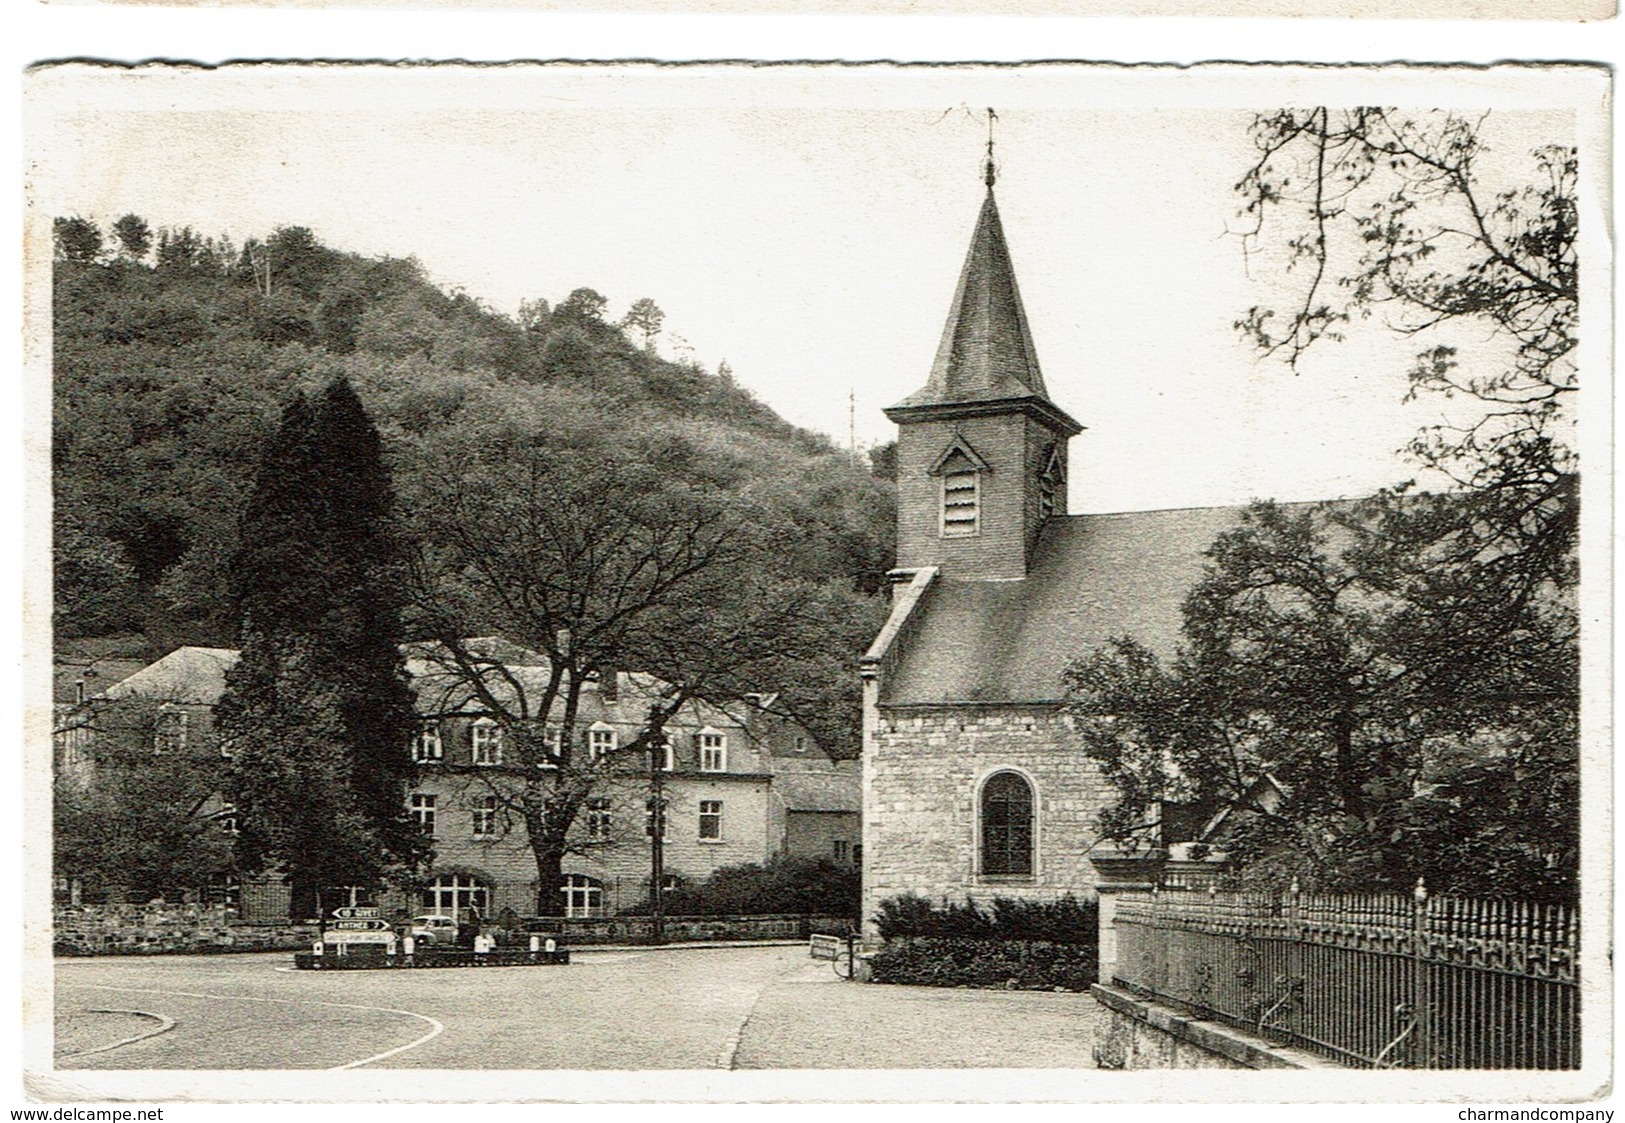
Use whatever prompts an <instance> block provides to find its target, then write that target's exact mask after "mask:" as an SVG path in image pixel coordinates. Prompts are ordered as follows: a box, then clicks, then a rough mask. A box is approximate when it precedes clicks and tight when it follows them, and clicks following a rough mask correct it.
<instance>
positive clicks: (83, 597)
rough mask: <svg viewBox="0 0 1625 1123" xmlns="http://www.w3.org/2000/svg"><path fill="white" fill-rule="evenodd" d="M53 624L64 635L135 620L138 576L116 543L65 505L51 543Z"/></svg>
mask: <svg viewBox="0 0 1625 1123" xmlns="http://www.w3.org/2000/svg"><path fill="white" fill-rule="evenodd" d="M51 551H52V553H51V559H52V577H53V579H54V580H53V585H52V589H53V595H52V604H51V611H52V622H53V625H54V627H55V630H56V633H57V634H58V635H61V636H83V635H102V634H106V633H108V632H116V631H120V630H122V629H124V628H128V627H129V626H131V624H133V623H134V622H135V611H134V608H135V604H134V600H135V592H136V572H135V567H134V566H133V565H131V564H130V561H129V558H128V557H127V556H126V555H125V552H124V549H123V547H122V546H120V545H119V544H118V543H117V542H114V541H113V540H112V539H110V538H106V537H103V536H102V535H99V534H95V533H93V532H92V531H91V530H90V529H89V528H87V527H86V526H85V525H84V523H83V522H82V521H81V520H80V519H79V518H78V517H77V516H76V515H75V513H74V512H73V511H72V510H71V509H69V508H67V507H66V506H65V505H64V506H63V507H61V508H59V509H58V511H57V512H56V518H55V533H54V534H53V536H52V539H51Z"/></svg>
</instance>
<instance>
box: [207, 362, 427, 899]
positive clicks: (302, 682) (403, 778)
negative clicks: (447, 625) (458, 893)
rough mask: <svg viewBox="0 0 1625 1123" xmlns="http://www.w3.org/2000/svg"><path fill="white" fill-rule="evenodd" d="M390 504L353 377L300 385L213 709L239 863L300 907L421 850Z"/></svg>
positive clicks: (258, 497) (270, 479) (266, 468)
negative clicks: (284, 887)
mask: <svg viewBox="0 0 1625 1123" xmlns="http://www.w3.org/2000/svg"><path fill="white" fill-rule="evenodd" d="M391 505H392V491H391V486H390V480H389V474H388V471H387V469H386V468H385V466H384V463H383V459H382V455H381V449H380V442H379V438H378V434H377V432H376V430H375V429H374V428H373V426H372V423H371V422H370V421H369V420H368V418H367V416H366V414H365V412H364V411H363V409H362V407H361V403H360V401H359V399H358V398H357V397H356V395H355V392H354V390H352V389H351V388H350V386H349V384H348V383H347V382H345V381H343V380H342V379H340V380H335V381H334V382H333V383H331V384H330V385H329V386H328V387H327V389H326V391H325V393H324V394H322V396H321V397H320V399H319V400H318V401H317V403H316V404H315V405H312V404H311V402H310V401H309V400H307V399H306V398H304V397H303V396H302V395H299V396H296V397H294V398H293V399H292V400H291V401H290V403H289V404H288V406H287V408H286V409H285V410H284V413H283V417H282V424H281V427H280V428H279V430H278V431H277V433H276V435H275V436H274V437H273V438H272V439H271V440H270V441H269V442H268V443H267V445H266V447H265V450H264V456H263V459H262V462H261V468H260V472H259V477H258V480H257V482H256V484H255V488H254V492H253V495H252V497H251V499H250V501H249V504H248V507H247V509H246V511H245V513H244V517H243V521H242V536H241V537H242V541H241V546H240V549H239V552H238V554H237V557H236V559H235V561H234V564H233V574H232V576H233V581H234V585H235V589H236V595H237V600H238V604H239V606H240V610H241V619H242V644H241V646H242V654H241V657H240V659H239V662H238V665H237V666H236V667H235V668H234V669H233V670H232V672H231V673H230V675H229V676H228V679H227V691H226V695H225V697H223V698H222V700H221V702H220V705H219V717H218V720H219V724H220V730H221V735H222V739H223V741H224V742H225V744H226V745H227V746H228V748H229V749H230V751H231V753H232V765H231V768H230V770H229V773H228V784H227V788H228V792H229V793H230V797H231V799H232V800H233V802H234V803H235V804H236V805H237V806H238V808H239V816H240V817H239V823H240V829H241V837H240V843H239V849H240V853H241V856H242V859H243V863H244V865H245V867H246V868H247V869H249V870H258V869H264V868H267V867H275V868H277V869H279V870H281V871H282V872H283V873H284V875H285V876H286V877H287V879H288V881H289V883H290V885H291V886H292V887H293V890H294V892H293V898H294V899H293V905H294V908H295V909H296V911H299V912H305V913H308V911H309V910H310V909H312V908H313V907H315V905H316V904H317V899H316V898H317V894H318V893H319V892H320V890H321V889H322V888H323V887H324V886H331V885H361V886H370V885H375V884H377V883H378V882H379V881H380V880H381V879H382V878H384V877H385V876H386V875H387V874H389V873H390V872H392V871H396V870H399V869H402V868H410V867H412V866H414V865H416V864H418V862H419V861H420V860H421V858H422V857H423V849H424V842H423V839H422V836H421V834H420V833H419V832H418V831H417V830H416V829H415V825H414V824H413V823H412V821H411V819H410V817H409V815H408V814H407V811H406V808H405V790H406V784H407V781H408V779H409V778H410V777H411V775H412V770H413V766H412V763H411V759H410V749H409V745H410V740H411V735H412V733H413V731H414V729H415V724H416V717H415V713H414V707H413V701H412V695H411V690H410V688H409V686H408V685H407V682H406V677H405V673H404V669H403V663H402V656H401V652H400V648H399V642H400V629H401V623H400V611H401V597H402V589H403V586H402V584H401V578H402V575H403V572H404V570H403V568H402V560H403V559H402V554H401V547H400V545H399V541H398V538H397V536H396V532H395V529H394V525H393V523H392V517H391Z"/></svg>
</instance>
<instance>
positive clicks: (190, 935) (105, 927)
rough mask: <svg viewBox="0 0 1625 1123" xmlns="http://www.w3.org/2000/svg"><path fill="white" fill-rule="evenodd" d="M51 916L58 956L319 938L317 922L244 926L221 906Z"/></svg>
mask: <svg viewBox="0 0 1625 1123" xmlns="http://www.w3.org/2000/svg"><path fill="white" fill-rule="evenodd" d="M52 920H53V923H54V932H53V938H52V946H53V949H54V951H55V953H56V954H57V955H156V954H175V953H198V952H234V951H295V950H304V949H307V948H309V947H310V944H311V941H313V940H314V939H315V938H316V928H315V926H314V925H308V924H304V925H302V924H286V923H284V924H246V923H244V922H242V921H241V920H240V919H238V917H237V915H236V913H235V912H234V911H231V910H228V909H226V908H225V907H224V906H221V905H169V904H165V905H77V906H71V907H63V908H58V909H57V910H56V911H55V915H54V916H53V918H52Z"/></svg>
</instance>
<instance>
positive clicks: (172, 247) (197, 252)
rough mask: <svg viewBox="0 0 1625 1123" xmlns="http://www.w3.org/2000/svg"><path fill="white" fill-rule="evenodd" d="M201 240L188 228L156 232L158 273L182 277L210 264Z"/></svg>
mask: <svg viewBox="0 0 1625 1123" xmlns="http://www.w3.org/2000/svg"><path fill="white" fill-rule="evenodd" d="M204 250H205V247H204V244H203V239H202V238H201V237H199V236H198V235H197V234H196V233H195V232H194V231H193V230H192V228H191V227H190V226H183V227H181V228H180V229H179V230H167V229H166V230H160V231H159V232H158V259H157V269H158V271H159V272H160V273H165V274H169V275H172V276H175V277H184V276H186V275H188V274H190V273H192V272H194V271H196V270H198V269H199V268H203V267H206V266H207V265H208V264H210V261H209V258H208V256H207V255H206V253H205V252H204Z"/></svg>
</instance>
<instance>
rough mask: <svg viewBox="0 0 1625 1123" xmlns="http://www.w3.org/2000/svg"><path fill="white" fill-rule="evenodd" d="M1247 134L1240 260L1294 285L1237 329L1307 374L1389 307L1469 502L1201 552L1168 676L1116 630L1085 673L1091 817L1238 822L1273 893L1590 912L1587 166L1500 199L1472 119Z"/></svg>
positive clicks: (1432, 466)
mask: <svg viewBox="0 0 1625 1123" xmlns="http://www.w3.org/2000/svg"><path fill="white" fill-rule="evenodd" d="M1252 137H1253V140H1254V143H1255V144H1256V146H1257V149H1258V151H1259V156H1258V159H1257V161H1256V162H1255V163H1254V164H1253V165H1252V166H1251V167H1250V168H1249V169H1248V170H1247V171H1246V173H1245V174H1244V175H1243V176H1242V178H1241V180H1240V182H1239V183H1238V185H1237V189H1238V190H1239V191H1240V193H1241V195H1242V196H1243V199H1244V200H1245V210H1246V212H1247V213H1248V214H1250V215H1251V216H1252V218H1253V220H1254V222H1255V224H1256V225H1255V226H1254V227H1253V229H1252V230H1250V231H1249V232H1248V245H1249V250H1250V251H1259V252H1262V253H1264V254H1265V255H1266V257H1268V255H1269V254H1271V253H1272V252H1273V253H1275V254H1276V255H1278V256H1277V259H1278V260H1279V255H1282V254H1284V260H1285V263H1286V265H1287V269H1288V273H1287V283H1288V285H1289V286H1290V285H1291V284H1293V283H1294V281H1295V283H1296V285H1297V288H1296V291H1295V296H1293V297H1292V298H1291V303H1290V307H1289V309H1288V311H1287V312H1286V314H1285V315H1281V314H1279V313H1278V312H1277V311H1276V310H1275V309H1272V308H1269V307H1265V306H1255V307H1253V308H1251V309H1250V310H1249V311H1248V312H1247V314H1246V315H1245V316H1244V317H1243V318H1242V319H1241V320H1239V321H1238V323H1237V325H1236V326H1237V327H1238V328H1239V329H1240V330H1241V331H1242V333H1243V334H1244V335H1245V336H1246V337H1247V338H1249V339H1250V340H1251V341H1252V342H1253V343H1254V344H1255V345H1256V346H1257V347H1258V348H1259V350H1260V351H1261V352H1262V353H1264V354H1268V355H1274V356H1277V357H1280V358H1283V359H1284V360H1285V361H1286V362H1287V363H1288V364H1289V365H1290V366H1291V367H1292V368H1293V369H1295V370H1296V369H1301V368H1302V366H1303V363H1304V360H1305V358H1306V356H1307V355H1308V354H1309V353H1310V352H1311V350H1313V349H1315V348H1316V346H1317V345H1318V344H1320V343H1322V341H1340V340H1342V339H1344V337H1345V334H1346V333H1347V332H1348V331H1349V329H1350V326H1351V325H1352V324H1353V323H1354V322H1355V321H1356V320H1359V319H1362V318H1366V317H1370V316H1373V315H1375V314H1377V313H1381V314H1382V316H1383V318H1384V319H1385V320H1386V324H1387V326H1388V328H1390V329H1391V330H1393V331H1395V332H1397V333H1399V334H1401V335H1402V336H1404V337H1406V338H1414V339H1416V340H1417V341H1418V342H1419V343H1421V344H1422V345H1423V350H1422V351H1421V352H1420V353H1419V354H1418V355H1417V358H1416V361H1415V363H1414V364H1413V365H1412V367H1411V368H1410V370H1409V372H1408V379H1409V395H1410V396H1412V397H1415V396H1417V395H1421V394H1431V393H1437V394H1441V395H1444V396H1446V397H1448V398H1450V399H1453V406H1452V408H1453V410H1454V416H1453V417H1452V418H1451V420H1450V421H1449V422H1448V423H1446V424H1441V425H1435V426H1430V427H1428V428H1426V429H1424V430H1422V431H1421V432H1420V433H1419V434H1418V435H1417V437H1416V438H1415V440H1414V441H1413V442H1412V443H1411V445H1410V449H1409V452H1410V453H1411V455H1412V456H1413V458H1414V459H1415V460H1416V462H1418V463H1419V464H1420V465H1421V466H1423V467H1424V468H1425V469H1429V470H1432V471H1434V472H1435V473H1438V474H1439V475H1440V476H1441V477H1442V478H1444V479H1447V480H1448V481H1449V483H1450V484H1451V485H1452V487H1453V489H1454V490H1452V491H1451V492H1449V493H1447V494H1444V495H1418V494H1414V493H1413V492H1412V491H1411V489H1410V488H1409V487H1408V486H1402V487H1398V488H1394V489H1391V490H1388V491H1385V492H1382V493H1380V494H1378V495H1377V496H1375V497H1373V498H1372V499H1370V500H1367V501H1363V502H1360V503H1356V504H1341V505H1329V506H1324V507H1321V508H1317V509H1313V510H1305V511H1287V510H1284V509H1281V508H1277V507H1273V506H1269V505H1263V506H1259V507H1255V508H1254V509H1253V510H1252V511H1251V512H1250V513H1249V515H1248V517H1247V519H1246V521H1245V522H1244V523H1243V525H1242V526H1241V527H1239V528H1238V529H1237V530H1235V531H1233V532H1231V533H1228V534H1226V535H1224V536H1223V537H1221V538H1220V539H1219V541H1218V542H1217V543H1215V545H1214V546H1213V548H1212V550H1211V551H1210V557H1211V559H1212V564H1211V565H1210V567H1209V570H1208V573H1207V576H1206V577H1205V578H1204V579H1203V581H1202V582H1201V583H1200V584H1199V585H1198V586H1197V587H1196V589H1195V590H1193V591H1192V593H1191V594H1190V597H1189V598H1188V599H1187V601H1186V603H1185V623H1184V640H1185V642H1184V645H1183V646H1182V647H1181V649H1180V650H1179V652H1178V653H1177V655H1176V656H1175V657H1174V658H1173V660H1172V661H1171V662H1169V663H1167V664H1164V663H1163V662H1162V661H1160V660H1158V659H1157V658H1156V657H1155V656H1153V655H1152V654H1151V653H1150V652H1148V651H1146V650H1145V649H1144V648H1143V647H1140V646H1139V645H1137V644H1136V643H1134V642H1133V641H1132V640H1129V639H1126V638H1125V639H1123V640H1120V641H1118V642H1117V643H1116V644H1115V645H1114V646H1113V647H1111V648H1109V649H1106V650H1101V651H1096V652H1094V653H1092V654H1090V655H1089V656H1087V657H1086V658H1084V659H1082V660H1080V661H1079V662H1078V663H1077V664H1075V665H1074V667H1073V668H1072V670H1071V671H1070V673H1069V678H1070V683H1071V688H1072V691H1073V694H1074V713H1075V714H1076V715H1077V717H1078V718H1079V721H1080V723H1081V724H1080V728H1081V729H1082V732H1083V738H1084V743H1085V746H1086V749H1087V751H1088V753H1089V754H1090V755H1091V756H1092V757H1093V758H1094V759H1095V760H1096V761H1098V762H1099V763H1100V764H1101V766H1102V768H1103V769H1104V770H1105V772H1106V773H1107V774H1108V776H1109V777H1110V778H1111V779H1112V780H1113V781H1114V782H1115V783H1116V784H1117V785H1118V787H1119V789H1120V791H1121V792H1122V799H1121V801H1120V802H1119V803H1118V804H1117V805H1116V806H1114V807H1113V808H1111V809H1109V810H1108V812H1107V813H1106V814H1105V815H1104V816H1103V818H1102V825H1103V827H1104V828H1105V829H1106V831H1107V833H1109V834H1112V835H1113V836H1116V837H1124V838H1126V837H1130V836H1133V835H1135V834H1137V833H1138V832H1140V831H1141V830H1143V829H1144V827H1145V824H1146V813H1147V810H1148V808H1149V807H1150V806H1151V805H1153V804H1155V803H1156V802H1157V801H1160V800H1169V799H1172V800H1176V801H1189V802H1195V803H1197V804H1199V805H1205V806H1206V807H1207V809H1208V810H1211V811H1217V810H1219V809H1221V808H1224V807H1230V808H1232V809H1236V810H1240V811H1241V812H1242V814H1240V815H1238V816H1236V817H1235V819H1234V820H1233V822H1232V825H1231V827H1230V831H1229V839H1228V841H1229V844H1230V845H1231V846H1232V848H1233V853H1234V854H1235V855H1236V856H1237V857H1238V858H1240V859H1241V860H1242V861H1243V862H1244V863H1251V864H1252V868H1253V870H1254V872H1255V873H1256V872H1260V871H1263V870H1267V869H1268V868H1269V867H1271V866H1272V865H1280V866H1286V867H1288V868H1290V869H1292V871H1293V872H1294V873H1297V874H1299V875H1301V876H1303V877H1305V878H1309V879H1312V880H1314V881H1317V882H1320V883H1325V884H1332V885H1336V886H1343V887H1371V886H1384V887H1390V888H1401V887H1403V886H1404V885H1406V884H1408V883H1410V882H1414V880H1415V878H1416V877H1417V876H1418V875H1421V874H1424V873H1425V874H1426V876H1427V878H1428V881H1429V882H1430V883H1431V884H1433V885H1434V886H1435V888H1442V889H1446V890H1453V891H1458V892H1471V893H1486V894H1521V895H1528V896H1536V897H1545V898H1553V897H1565V896H1569V895H1572V893H1573V892H1574V888H1575V876H1576V868H1577V855H1578V818H1579V817H1578V805H1577V800H1576V792H1577V774H1578V752H1577V743H1578V702H1579V689H1578V666H1579V658H1578V627H1577V624H1576V615H1575V611H1574V604H1573V588H1574V585H1575V583H1576V582H1577V580H1578V568H1577V563H1576V540H1577V536H1578V527H1579V517H1578V495H1577V491H1578V487H1577V476H1576V474H1575V468H1576V462H1575V458H1574V455H1573V452H1572V450H1571V449H1570V447H1569V445H1568V443H1567V435H1568V430H1569V428H1570V426H1571V425H1572V421H1573V418H1572V414H1571V412H1570V401H1571V399H1572V398H1573V395H1574V391H1575V389H1576V387H1577V385H1578V370H1577V367H1576V364H1575V354H1576V351H1575V348H1576V343H1577V340H1576V334H1575V333H1576V327H1577V314H1578V300H1579V289H1578V283H1579V272H1578V262H1577V256H1576V232H1577V221H1578V219H1577V214H1578V211H1577V206H1576V195H1575V189H1576V172H1577V156H1576V152H1575V150H1574V149H1573V148H1571V147H1565V146H1546V147H1542V148H1538V149H1536V150H1535V151H1534V153H1533V156H1532V158H1531V161H1530V165H1529V166H1530V169H1531V175H1530V177H1529V178H1528V179H1527V180H1525V181H1523V182H1515V181H1506V182H1503V183H1502V184H1501V185H1499V186H1486V184H1485V182H1484V174H1485V166H1486V164H1487V163H1488V162H1489V161H1488V152H1487V149H1486V146H1485V144H1484V142H1483V119H1482V118H1480V119H1477V120H1471V119H1468V118H1465V117H1462V116H1460V115H1457V114H1452V113H1446V112H1433V113H1425V114H1406V113H1401V112H1397V111H1395V110H1391V109H1380V108H1358V109H1350V110H1333V109H1327V108H1324V107H1321V108H1312V109H1301V110H1300V109H1294V110H1281V111H1278V112H1274V113H1266V114H1260V115H1259V116H1258V117H1256V118H1255V120H1254V122H1253V127H1252ZM1501 175H1502V177H1503V179H1504V177H1505V172H1504V170H1503V171H1502V172H1501ZM1283 224H1284V226H1283Z"/></svg>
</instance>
